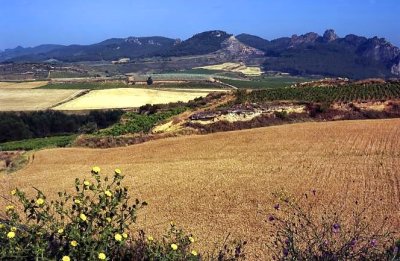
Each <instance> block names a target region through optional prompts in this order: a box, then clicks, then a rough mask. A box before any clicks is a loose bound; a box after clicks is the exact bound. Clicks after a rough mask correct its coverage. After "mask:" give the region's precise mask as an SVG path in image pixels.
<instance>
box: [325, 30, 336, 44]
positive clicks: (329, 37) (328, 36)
mask: <svg viewBox="0 0 400 261" xmlns="http://www.w3.org/2000/svg"><path fill="white" fill-rule="evenodd" d="M322 39H323V40H324V42H332V41H335V40H336V39H338V36H337V34H336V33H335V30H333V29H328V30H326V31H325V33H324V35H323V36H322Z"/></svg>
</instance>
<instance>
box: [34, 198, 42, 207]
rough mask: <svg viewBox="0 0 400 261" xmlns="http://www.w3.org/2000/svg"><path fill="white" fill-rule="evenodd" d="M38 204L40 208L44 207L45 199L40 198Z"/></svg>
mask: <svg viewBox="0 0 400 261" xmlns="http://www.w3.org/2000/svg"><path fill="white" fill-rule="evenodd" d="M36 204H37V205H38V206H41V205H43V204H44V199H42V198H38V199H37V200H36Z"/></svg>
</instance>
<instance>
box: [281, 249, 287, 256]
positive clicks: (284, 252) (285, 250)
mask: <svg viewBox="0 0 400 261" xmlns="http://www.w3.org/2000/svg"><path fill="white" fill-rule="evenodd" d="M282 253H283V256H288V255H289V250H287V249H286V248H284V249H283V250H282Z"/></svg>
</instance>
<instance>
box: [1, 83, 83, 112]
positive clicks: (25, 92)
mask: <svg viewBox="0 0 400 261" xmlns="http://www.w3.org/2000/svg"><path fill="white" fill-rule="evenodd" d="M81 92H82V91H81V90H40V89H1V88H0V111H33V110H45V109H49V108H51V107H52V106H54V105H56V104H58V103H61V102H63V101H67V100H69V99H72V98H74V97H75V96H78V95H79V94H80V93H81Z"/></svg>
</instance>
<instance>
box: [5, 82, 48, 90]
mask: <svg viewBox="0 0 400 261" xmlns="http://www.w3.org/2000/svg"><path fill="white" fill-rule="evenodd" d="M47 83H48V82H46V81H40V82H39V81H38V82H0V89H3V88H4V89H34V88H38V87H42V86H45V85H47Z"/></svg>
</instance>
